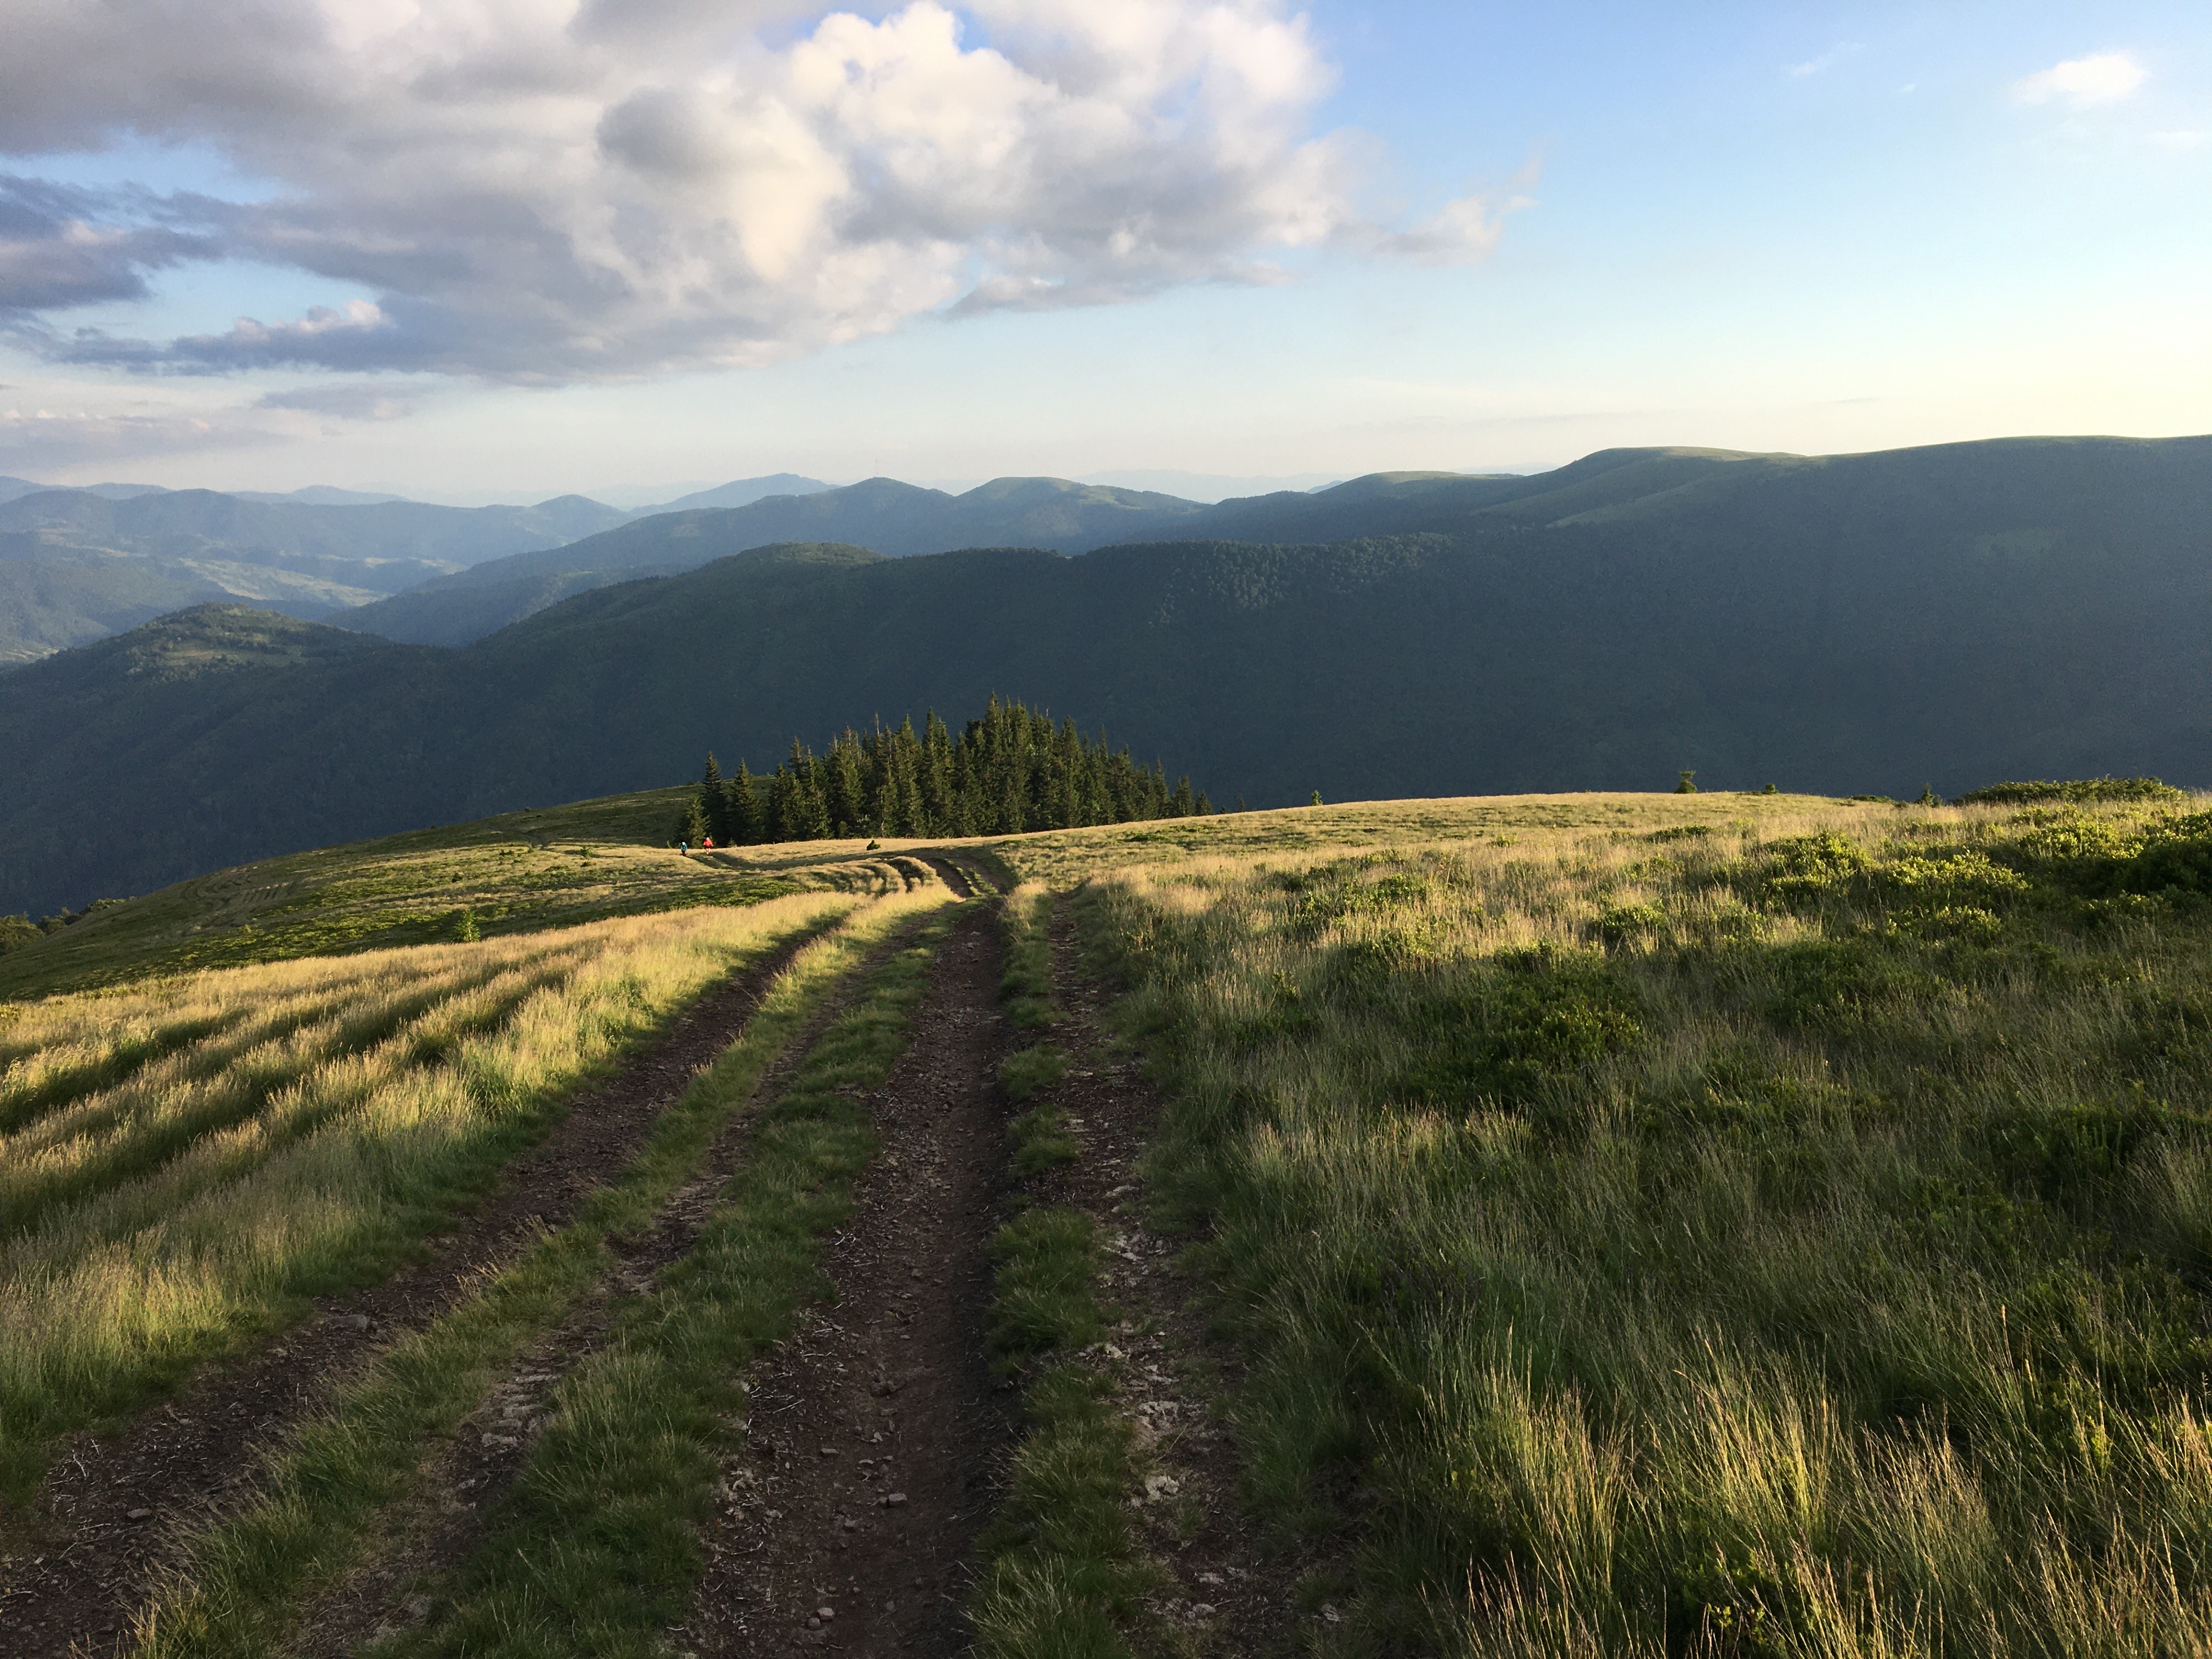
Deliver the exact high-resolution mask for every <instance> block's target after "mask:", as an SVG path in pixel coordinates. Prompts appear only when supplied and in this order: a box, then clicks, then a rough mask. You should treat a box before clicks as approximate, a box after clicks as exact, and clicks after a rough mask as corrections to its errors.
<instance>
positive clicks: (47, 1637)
mask: <svg viewBox="0 0 2212 1659" xmlns="http://www.w3.org/2000/svg"><path fill="white" fill-rule="evenodd" d="M800 943H801V941H799V940H793V941H792V942H791V943H789V944H787V945H784V946H783V947H781V948H780V949H778V950H777V951H774V952H772V953H771V954H770V955H769V957H766V958H764V959H763V961H762V962H761V963H759V964H758V965H757V966H756V967H754V968H752V969H748V970H747V971H745V972H744V973H743V974H740V975H736V976H734V977H732V979H730V980H729V981H726V983H724V984H723V985H721V986H720V987H716V988H715V989H714V990H711V991H709V992H708V994H706V995H705V996H704V997H702V998H701V999H700V1000H698V1001H697V1002H696V1003H694V1004H693V1005H692V1006H691V1007H690V1009H688V1010H687V1011H685V1012H684V1013H683V1014H681V1015H679V1016H678V1018H676V1019H675V1020H674V1021H673V1022H672V1023H671V1024H670V1025H669V1027H668V1028H667V1030H665V1032H664V1033H663V1034H662V1035H661V1036H659V1038H658V1039H657V1040H656V1041H654V1042H653V1043H651V1044H650V1045H649V1046H647V1048H642V1049H641V1050H639V1051H638V1052H637V1053H635V1054H633V1055H631V1056H630V1057H629V1059H627V1060H624V1061H623V1062H622V1063H621V1065H620V1066H618V1067H617V1069H616V1070H615V1071H614V1072H613V1073H611V1074H610V1075H608V1076H607V1077H606V1078H605V1079H603V1080H601V1081H600V1082H599V1083H598V1084H596V1085H592V1087H591V1088H589V1089H588V1090H586V1091H585V1092H584V1093H582V1094H581V1095H580V1096H578V1097H577V1098H576V1099H575V1101H574V1103H573V1104H572V1105H571V1106H570V1108H569V1109H568V1112H567V1114H566V1115H564V1116H562V1118H561V1119H560V1121H558V1122H556V1124H555V1125H554V1126H553V1127H552V1128H551V1129H550V1131H549V1132H548V1133H547V1134H546V1136H545V1138H544V1139H543V1140H542V1141H540V1142H539V1143H538V1146H535V1147H534V1148H532V1150H531V1151H530V1152H526V1153H525V1154H523V1155H522V1156H521V1157H520V1158H516V1159H515V1160H514V1161H513V1162H512V1163H510V1164H507V1167H506V1168H505V1170H502V1172H501V1176H500V1179H499V1181H498V1182H497V1184H496V1185H495V1187H494V1188H492V1189H491V1190H490V1192H489V1193H488V1194H486V1195H485V1197H484V1198H483V1200H482V1201H481V1202H480V1203H478V1204H477V1206H476V1207H475V1208H473V1209H472V1210H471V1211H470V1212H468V1213H466V1214H465V1215H464V1216H462V1217H460V1218H459V1219H458V1222H457V1225H455V1226H454V1227H453V1229H452V1230H451V1231H447V1232H446V1233H444V1234H442V1235H441V1236H439V1237H435V1238H434V1239H432V1240H431V1241H430V1242H429V1243H430V1254H429V1255H428V1259H427V1260H425V1261H422V1262H420V1263H418V1264H416V1265H415V1266H412V1267H407V1268H404V1269H403V1270H402V1271H400V1272H399V1273H395V1274H393V1275H392V1277H391V1278H389V1279H385V1280H383V1281H382V1282H380V1283H379V1284H377V1285H371V1286H369V1287H368V1288H366V1289H363V1290H360V1291H353V1292H350V1293H349V1294H346V1295H343V1296H337V1297H322V1298H319V1300H318V1302H317V1304H316V1305H317V1307H318V1308H319V1310H320V1313H321V1316H320V1317H319V1318H316V1319H313V1320H310V1321H308V1322H306V1323H304V1324H301V1325H300V1326H297V1327H295V1328H293V1329H292V1330H289V1331H287V1332H285V1333H283V1334H282V1335H281V1336H279V1337H278V1338H277V1339H276V1340H274V1341H273V1342H271V1343H270V1344H269V1345H267V1346H264V1347H263V1348H260V1349H259V1350H258V1351H256V1352H253V1353H252V1354H250V1355H248V1356H246V1358H242V1359H240V1360H236V1361H233V1362H229V1363H218V1364H212V1365H210V1366H209V1367H207V1368H206V1370H204V1372H203V1374H202V1375H201V1376H199V1377H198V1378H197V1379H196V1380H195V1381H194V1382H193V1383H191V1384H189V1385H188V1386H187V1387H185V1389H183V1390H181V1391H180V1392H179V1394H178V1395H175V1396H174V1398H173V1399H172V1400H171V1401H169V1402H168V1403H167V1404H165V1405H163V1406H161V1407H155V1408H154V1409H153V1410H151V1411H149V1412H148V1413H145V1414H144V1415H143V1416H142V1417H141V1418H139V1419H137V1421H135V1422H133V1423H132V1424H131V1425H129V1426H127V1427H126V1428H125V1429H124V1430H123V1431H120V1432H119V1433H117V1434H114V1435H111V1436H106V1437H95V1436H93V1435H81V1436H79V1437H77V1438H76V1441H75V1442H74V1443H72V1445H71V1446H70V1449H69V1451H68V1452H67V1453H66V1454H65V1455H64V1457H63V1458H62V1459H61V1460H60V1461H59V1462H57V1463H56V1465H55V1467H54V1469H53V1472H52V1474H50V1475H49V1476H48V1478H47V1480H46V1484H45V1485H44V1486H43V1487H42V1488H41V1489H40V1493H39V1497H38V1499H37V1503H36V1505H35V1508H34V1510H33V1513H32V1514H31V1515H30V1516H27V1517H16V1518H15V1519H19V1520H20V1521H21V1523H22V1524H21V1526H20V1527H18V1526H16V1525H14V1524H11V1526H10V1528H9V1541H8V1546H9V1559H8V1560H7V1561H6V1562H5V1563H4V1564H0V1652H4V1653H5V1654H6V1655H7V1656H8V1659H45V1656H49V1655H52V1656H61V1655H66V1654H70V1653H72V1652H86V1651H89V1652H93V1653H104V1652H107V1651H111V1650H113V1649H114V1648H115V1647H116V1646H117V1645H118V1643H119V1641H120V1639H121V1638H122V1635H123V1632H124V1631H125V1627H126V1626H127V1624H128V1622H129V1620H130V1615H131V1611H132V1610H133V1609H134V1608H135V1607H137V1605H138V1604H139V1602H140V1601H143V1599H144V1595H145V1593H146V1589H147V1585H148V1582H149V1576H150V1575H151V1573H152V1572H153V1571H155V1570H156V1569H157V1568H158V1567H159V1566H160V1565H161V1563H162V1562H163V1561H164V1560H165V1559H167V1546H168V1543H169V1541H170V1539H171V1538H172V1537H173V1535H174V1533H175V1531H176V1529H177V1528H178V1527H179V1524H180V1523H184V1522H191V1521H195V1520H199V1519H203V1518H204V1517H205V1516H208V1515H209V1514H210V1512H213V1511H216V1510H220V1509H222V1508H223V1507H224V1506H225V1504H226V1502H227V1500H231V1499H234V1498H235V1497H236V1496H237V1494H238V1493H239V1492H240V1490H241V1488H245V1487H247V1486H250V1483H251V1480H252V1471H253V1469H254V1468H256V1467H257V1466H258V1463H259V1462H260V1456H261V1452H262V1449H263V1448H264V1447H266V1446H267V1445H268V1444H269V1443H270V1442H271V1441H272V1440H273V1439H275V1438H276V1437H277V1436H278V1435H280V1434H281V1433H282V1431H283V1430H284V1429H285V1428H286V1427H288V1426H289V1425H291V1424H293V1423H295V1422H296V1421H298V1420H299V1419H300V1418H301V1416H302V1414H304V1413H306V1412H307V1411H309V1410H310V1409H312V1408H313V1407H314V1406H316V1405H317V1404H318V1403H319V1402H320V1401H324V1400H326V1399H328V1398H329V1397H331V1395H332V1394H334V1393H335V1392H336V1391H337V1389H338V1388H340V1387H341V1386H342V1385H343V1383H345V1382H347V1381H348V1380H349V1379H350V1378H351V1377H352V1376H354V1375H356V1373H357V1372H358V1371H359V1370H360V1368H361V1366H362V1364H364V1363H366V1362H367V1361H368V1359H369V1358H373V1357H374V1355H375V1354H376V1353H378V1352H381V1351H382V1350H383V1349H384V1348H386V1347H387V1346H390V1345H391V1343H392V1342H393V1341H394V1340H397V1339H398V1338H399V1337H400V1336H403V1335H404V1334H407V1333H409V1332H411V1331H415V1330H418V1329H420V1328H422V1327H423V1326H425V1325H427V1324H428V1323H429V1322H431V1321H432V1320H433V1319H435V1318H436V1317H437V1316H439V1315H440V1314H441V1313H443V1312H445V1311H446V1310H447V1309H449V1308H451V1307H452V1306H453V1305H454V1304H455V1303H457V1302H458V1301H459V1300H460V1299H461V1298H462V1297H464V1296H465V1295H466V1294H467V1293H468V1291H469V1289H470V1287H471V1285H472V1284H473V1283H474V1282H476V1281H477V1279H478V1278H479V1277H480V1276H481V1275H483V1274H484V1273H488V1272H493V1271H496V1270H497V1269H498V1268H500V1267H503V1266H505V1265H506V1264H507V1262H508V1261H512V1260H513V1259H514V1257H515V1256H516V1255H518V1254H519V1253H520V1251H521V1250H522V1249H524V1248H526V1246H527V1244H528V1243H530V1241H531V1240H532V1239H533V1238H535V1237H537V1236H538V1231H539V1230H540V1228H541V1227H543V1228H552V1227H559V1226H561V1225H563V1224H564V1223H565V1222H566V1221H567V1219H568V1218H569V1217H570V1216H571V1215H573V1214H574V1212H575V1210H576V1207H577V1206H578V1205H579V1204H580V1203H581V1202H582V1200H583V1199H584V1197H585V1195H586V1194H588V1193H589V1192H590V1191H591V1190H592V1188H595V1187H598V1186H600V1185H603V1184H605V1182H609V1181H611V1180H612V1179H613V1178H614V1177H615V1176H617V1174H619V1173H620V1171H621V1170H622V1169H623V1166H624V1165H626V1164H628V1163H629V1160H630V1159H631V1158H632V1157H634V1156H635V1154H636V1152H637V1151H638V1149H639V1148H640V1147H641V1146H642V1145H643V1144H644V1141H645V1139H646V1137H647V1134H648V1133H650V1132H651V1130H652V1127H653V1123H654V1122H655V1121H657V1120H658V1119H659V1115H660V1114H661V1113H662V1112H663V1111H664V1110H665V1109H667V1107H668V1106H669V1105H671V1103H673V1102H674V1101H675V1100H676V1099H677V1097H678V1096H680V1095H681V1094H682V1093H683V1091H684V1089H685V1088H686V1087H687V1086H688V1085H690V1080H691V1078H692V1075H693V1073H695V1072H696V1071H697V1070H698V1068H699V1067H701V1066H704V1065H706V1064H708V1062H710V1061H711V1060H714V1057H715V1056H716V1055H718V1054H720V1053H721V1052H722V1050H723V1049H724V1048H727V1047H728V1046H729V1044H730V1042H732V1040H733V1039H734V1038H735V1037H736V1036H737V1034H738V1031H739V1030H740V1029H741V1028H742V1027H743V1026H744V1023H745V1021H746V1020H747V1019H748V1018H750V1016H751V1014H752V1011H753V1009H754V1008H755V1007H756V1006H757V1005H758V1003H759V1001H760V999H761V996H762V994H763V992H764V991H765V990H766V988H767V987H768V985H769V981H772V980H773V979H774V978H775V975H777V974H778V973H780V972H781V970H782V969H783V968H784V967H785V966H786V965H787V963H789V961H790V960H791V958H792V957H793V956H794V955H795V954H796V953H797V951H798V950H799V945H800ZM24 1534H28V1535H27V1537H26V1536H24Z"/></svg>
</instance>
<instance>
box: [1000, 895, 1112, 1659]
mask: <svg viewBox="0 0 2212 1659" xmlns="http://www.w3.org/2000/svg"><path fill="white" fill-rule="evenodd" d="M1051 917H1052V895H1051V893H1050V892H1049V891H1047V890H1042V889H1039V888H1037V887H1035V886H1027V887H1024V888H1022V889H1020V890H1018V891H1016V892H1015V893H1013V894H1011V895H1009V896H1008V897H1007V899H1006V911H1005V922H1006V946H1007V950H1006V956H1007V968H1006V979H1005V981H1004V984H1003V989H1004V991H1005V993H1006V997H1007V999H1008V1001H1009V1004H1010V1006H1011V1007H1012V1009H1013V1010H1014V1011H1016V1015H1017V1021H1018V1023H1020V1024H1030V1025H1039V1026H1042V1025H1048V1024H1053V1023H1054V1022H1055V1021H1057V1020H1058V1019H1059V1018H1061V1013H1060V1010H1059V1008H1058V1007H1057V1006H1054V1004H1053V1003H1052V1001H1051V995H1052V957H1051V942H1050V936H1049V933H1048V928H1049V926H1050V922H1051ZM1023 1016H1026V1018H1023ZM1024 1055H1034V1056H1037V1057H1039V1058H1038V1059H1037V1060H1033V1061H1031V1062H1030V1064H1029V1066H1027V1067H1026V1068H1025V1067H1024V1066H1021V1065H1019V1064H1018V1062H1020V1061H1022V1060H1023V1059H1024ZM1047 1061H1049V1062H1050V1063H1049V1064H1048V1063H1047ZM1007 1066H1008V1069H1009V1071H1011V1072H1012V1073H1014V1076H1013V1077H1012V1078H1011V1079H1007V1080H1008V1081H1009V1082H1010V1083H1018V1084H1022V1085H1029V1086H1028V1087H1027V1088H1026V1089H1016V1090H1015V1092H1017V1093H1018V1094H1024V1095H1025V1094H1027V1093H1030V1092H1040V1091H1045V1090H1047V1089H1048V1088H1049V1086H1050V1085H1051V1084H1052V1083H1053V1082H1055V1081H1057V1080H1058V1079H1059V1077H1060V1074H1061V1073H1062V1072H1063V1071H1064V1069H1065V1066H1064V1062H1062V1061H1060V1056H1059V1055H1058V1054H1057V1052H1056V1051H1055V1050H1053V1049H1050V1048H1047V1047H1045V1046H1044V1045H1039V1046H1038V1047H1036V1048H1031V1049H1027V1050H1024V1053H1023V1054H1017V1055H1015V1056H1014V1057H1013V1058H1012V1060H1009V1061H1008V1062H1007ZM1011 1131H1012V1134H1013V1136H1014V1138H1015V1140H1016V1142H1017V1150H1016V1153H1015V1159H1014V1168H1015V1172H1016V1173H1017V1175H1018V1176H1024V1177H1025V1178H1031V1179H1034V1178H1035V1177H1036V1176H1040V1175H1042V1173H1043V1172H1044V1171H1045V1170H1048V1169H1050V1168H1052V1167H1054V1165H1057V1164H1065V1163H1067V1162H1070V1161H1072V1160H1073V1159H1074V1158H1077V1157H1078V1156H1079V1152H1078V1149H1077V1146H1076V1143H1075V1140H1074V1139H1073V1137H1072V1136H1070V1135H1069V1134H1067V1133H1066V1130H1065V1128H1064V1127H1060V1114H1059V1112H1058V1110H1057V1109H1056V1108H1055V1107H1054V1105H1053V1104H1052V1103H1051V1101H1050V1099H1049V1097H1047V1098H1046V1099H1044V1100H1042V1101H1041V1102H1039V1103H1038V1104H1036V1106H1034V1107H1032V1108H1031V1109H1030V1110H1029V1111H1028V1112H1026V1113H1024V1114H1023V1115H1022V1116H1021V1117H1020V1118H1018V1119H1016V1120H1015V1121H1014V1123H1013V1124H1012V1126H1011ZM1027 1196H1028V1195H1026V1194H1024V1198H1025V1200H1026V1198H1027ZM992 1253H993V1254H994V1255H995V1256H996V1257H997V1258H998V1261H999V1269H998V1273H997V1275H996V1278H995V1279H994V1283H993V1286H992V1297H991V1307H990V1310H989V1311H988V1313H987V1315H986V1316H985V1341H986V1344H987V1347H988V1349H989V1352H990V1356H991V1363H992V1365H993V1367H994V1369H995V1370H998V1371H999V1372H1000V1374H1001V1375H1003V1376H1023V1377H1024V1383H1025V1386H1024V1390H1023V1394H1022V1417H1023V1423H1024V1427H1023V1434H1022V1439H1021V1443H1020V1444H1019V1445H1018V1447H1017V1448H1016V1449H1015V1452H1014V1457H1013V1462H1012V1468H1010V1470H1009V1472H1008V1479H1007V1485H1006V1497H1005V1499H1004V1500H1003V1502H1002V1503H1001V1504H1000V1510H999V1514H998V1516H996V1517H995V1518H994V1520H993V1522H992V1523H991V1525H990V1526H989V1527H988V1528H986V1529H985V1531H984V1534H983V1537H982V1541H981V1550H982V1556H983V1563H982V1565H983V1577H982V1582H981V1584H980V1585H979V1586H978V1587H977V1589H976V1592H975V1601H974V1603H973V1605H972V1608H971V1617H972V1619H973V1620H974V1624H975V1638H976V1651H977V1652H978V1653H979V1654H980V1655H981V1656H983V1659H1122V1656H1126V1655H1127V1654H1128V1653H1129V1651H1130V1647H1129V1644H1128V1642H1127V1638H1126V1635H1125V1632H1127V1629H1128V1628H1129V1627H1130V1626H1131V1625H1132V1623H1133V1621H1134V1620H1137V1619H1138V1618H1139V1616H1140V1613H1141V1607H1142V1601H1143V1597H1144V1595H1145V1592H1146V1590H1148V1589H1151V1588H1152V1585H1153V1583H1154V1582H1155V1574H1154V1572H1153V1570H1152V1567H1151V1565H1150V1564H1149V1563H1147V1562H1146V1559H1145V1558H1144V1554H1143V1552H1142V1551H1141V1549H1140V1548H1139V1546H1138V1542H1137V1540H1136V1537H1135V1534H1134V1533H1133V1530H1132V1528H1131V1527H1130V1525H1129V1519H1128V1512H1127V1498H1128V1495H1129V1493H1130V1492H1132V1491H1133V1490H1134V1489H1135V1487H1136V1486H1137V1477H1138V1474H1139V1468H1138V1461H1137V1452H1136V1448H1135V1445H1134V1443H1133V1439H1132V1437H1131V1432H1130V1428H1129V1425H1128V1423H1127V1420H1126V1419H1124V1418H1123V1416H1122V1415H1121V1413H1120V1412H1119V1411H1117V1410H1116V1409H1115V1394H1116V1392H1117V1385H1116V1383H1115V1382H1114V1380H1113V1378H1112V1377H1111V1376H1109V1375H1107V1374H1106V1373H1105V1372H1104V1371H1103V1370H1100V1369H1099V1368H1097V1367H1096V1366H1094V1365H1092V1364H1089V1363H1088V1362H1087V1361H1086V1360H1085V1358H1084V1357H1083V1353H1084V1351H1085V1349H1087V1348H1089V1347H1090V1346H1091V1345H1092V1344H1094V1343H1097V1342H1098V1341H1100V1340H1103V1337H1104V1336H1105V1334H1106V1329H1107V1324H1106V1313H1105V1310H1103V1308H1102V1307H1101V1306H1100V1304H1099V1300H1098V1285H1099V1276H1100V1266H1101V1258H1100V1255H1099V1246H1098V1227H1097V1223H1096V1222H1095V1221H1093V1220H1092V1219H1091V1217H1090V1216H1088V1215H1086V1214H1085V1213H1084V1212H1082V1211H1080V1210H1076V1209H1070V1208H1066V1207H1063V1206H1042V1205H1040V1206H1035V1207H1026V1208H1024V1209H1023V1210H1022V1211H1021V1212H1020V1213H1018V1214H1017V1215H1016V1216H1014V1217H1013V1218H1012V1219H1011V1220H1009V1221H1008V1222H1007V1223H1006V1225H1004V1226H1002V1227H1000V1229H999V1231H998V1233H997V1234H996V1236H995V1237H994V1238H993V1240H992Z"/></svg>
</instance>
